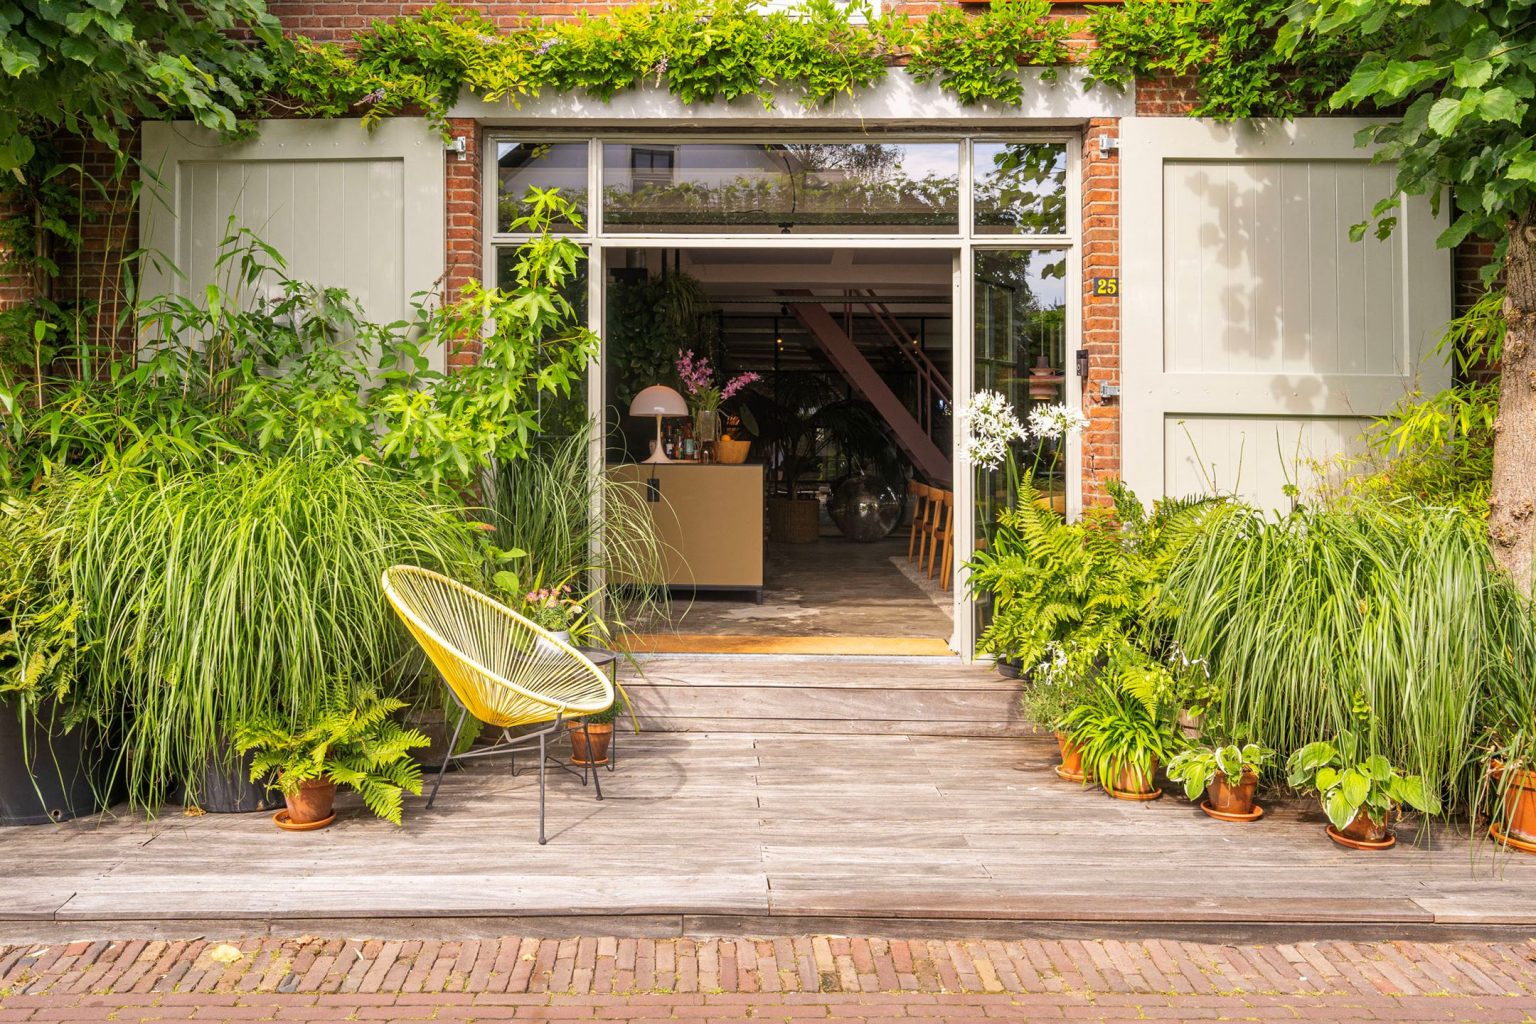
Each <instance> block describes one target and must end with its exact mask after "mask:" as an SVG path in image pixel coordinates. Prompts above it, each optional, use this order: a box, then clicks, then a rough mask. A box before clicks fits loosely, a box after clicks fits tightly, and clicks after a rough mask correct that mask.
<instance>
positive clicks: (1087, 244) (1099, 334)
mask: <svg viewBox="0 0 1536 1024" xmlns="http://www.w3.org/2000/svg"><path fill="white" fill-rule="evenodd" d="M1104 136H1108V137H1109V138H1112V139H1118V138H1119V136H1120V122H1119V120H1118V119H1114V118H1104V119H1099V120H1094V121H1090V122H1089V123H1088V125H1087V127H1086V128H1085V129H1084V131H1083V159H1082V168H1083V183H1082V188H1083V239H1082V264H1083V276H1082V281H1081V282H1080V288H1081V289H1082V292H1081V294H1082V310H1083V336H1082V342H1081V344H1082V347H1083V348H1085V349H1087V350H1088V377H1087V379H1086V380H1085V381H1084V382H1083V412H1084V413H1085V414H1086V415H1087V417H1088V429H1087V431H1085V432H1084V434H1083V442H1082V444H1083V503H1084V504H1085V505H1094V504H1104V503H1106V502H1107V501H1108V500H1109V494H1108V492H1107V491H1106V490H1105V489H1104V485H1105V484H1106V483H1107V482H1108V481H1109V480H1110V479H1113V478H1116V477H1118V476H1120V403H1119V401H1118V400H1116V399H1108V400H1104V399H1101V398H1100V397H1099V388H1100V386H1101V385H1103V384H1119V383H1120V299H1119V298H1118V297H1110V296H1096V295H1094V294H1093V293H1092V292H1093V288H1092V281H1093V278H1095V277H1118V276H1119V274H1120V156H1119V154H1118V153H1109V154H1106V153H1104V152H1102V151H1101V147H1100V142H1101V138H1102V137H1104Z"/></svg>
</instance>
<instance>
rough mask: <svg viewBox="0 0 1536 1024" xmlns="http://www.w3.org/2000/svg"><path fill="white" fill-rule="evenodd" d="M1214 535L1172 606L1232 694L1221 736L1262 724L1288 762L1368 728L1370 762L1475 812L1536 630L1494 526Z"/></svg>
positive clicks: (1208, 533)
mask: <svg viewBox="0 0 1536 1024" xmlns="http://www.w3.org/2000/svg"><path fill="white" fill-rule="evenodd" d="M1205 527H1206V528H1205V529H1203V530H1202V531H1201V532H1200V534H1199V536H1198V537H1197V538H1196V540H1195V541H1194V542H1193V543H1192V544H1191V545H1190V546H1189V548H1188V549H1187V551H1186V553H1185V556H1184V557H1183V558H1181V559H1180V560H1179V562H1177V563H1176V564H1175V565H1174V566H1173V569H1172V572H1171V574H1170V576H1169V579H1168V583H1167V588H1166V591H1165V593H1164V597H1163V599H1164V603H1166V604H1167V605H1168V608H1169V614H1170V617H1171V621H1172V622H1173V631H1174V635H1175V637H1176V639H1177V641H1178V642H1179V643H1180V644H1181V646H1182V647H1183V649H1185V650H1187V651H1189V652H1190V653H1191V655H1193V656H1196V657H1199V658H1202V659H1204V660H1205V661H1206V662H1207V663H1208V665H1209V667H1210V671H1211V673H1212V675H1213V677H1214V678H1215V679H1217V680H1219V681H1220V682H1221V683H1222V684H1223V685H1224V686H1225V687H1226V695H1225V698H1224V701H1223V702H1222V704H1221V706H1220V707H1219V709H1218V712H1219V715H1220V718H1221V721H1219V722H1218V723H1216V724H1217V725H1219V726H1223V727H1225V728H1226V729H1227V730H1228V731H1231V730H1232V729H1234V728H1235V727H1236V725H1235V723H1250V724H1251V729H1252V733H1251V736H1250V738H1251V739H1253V740H1255V741H1256V742H1259V743H1262V744H1264V745H1265V746H1269V747H1273V748H1275V749H1276V750H1279V751H1281V752H1282V753H1288V752H1293V751H1296V750H1298V749H1300V748H1301V747H1303V746H1304V745H1305V744H1307V743H1308V742H1310V741H1311V740H1312V739H1313V738H1315V737H1316V736H1319V735H1334V736H1337V735H1340V734H1342V733H1343V732H1345V731H1347V730H1350V729H1353V728H1356V727H1357V726H1358V725H1359V723H1360V722H1361V721H1365V722H1367V723H1369V731H1368V733H1367V734H1366V735H1365V736H1364V737H1363V738H1362V742H1363V743H1365V745H1366V752H1367V753H1370V754H1377V753H1379V754H1381V755H1383V756H1385V757H1386V758H1387V759H1388V760H1389V761H1391V762H1392V763H1394V764H1404V765H1407V766H1409V768H1410V769H1411V770H1412V771H1413V773H1414V774H1415V775H1419V776H1422V778H1423V779H1424V781H1425V784H1426V785H1427V786H1428V789H1429V792H1431V793H1435V794H1441V795H1443V796H1446V797H1447V798H1448V802H1447V806H1448V807H1451V808H1454V809H1465V808H1466V807H1467V806H1468V805H1469V803H1470V802H1471V799H1472V798H1471V797H1470V796H1469V794H1470V793H1471V792H1473V791H1474V790H1475V781H1476V777H1477V776H1478V775H1479V774H1480V768H1479V766H1478V764H1477V756H1476V755H1477V751H1476V745H1477V743H1478V742H1479V738H1480V733H1481V727H1480V725H1479V710H1480V708H1481V707H1482V706H1483V705H1484V703H1485V701H1486V700H1487V698H1488V688H1489V686H1490V685H1491V683H1493V682H1494V681H1497V680H1498V679H1500V678H1501V677H1502V676H1503V674H1505V673H1508V672H1509V671H1511V668H1510V650H1509V648H1508V646H1507V644H1506V642H1505V641H1506V637H1508V636H1510V635H1511V634H1512V633H1513V632H1523V631H1525V630H1526V629H1528V619H1529V611H1528V608H1527V607H1526V605H1525V604H1524V602H1523V601H1522V600H1521V599H1519V598H1518V596H1517V595H1515V594H1514V592H1513V590H1512V589H1511V588H1510V587H1509V586H1508V585H1507V583H1505V582H1504V581H1503V580H1502V579H1501V578H1500V577H1499V576H1498V575H1497V574H1496V573H1495V572H1494V571H1493V567H1492V564H1491V557H1490V554H1489V550H1488V542H1487V535H1486V532H1485V530H1484V529H1483V527H1482V524H1481V522H1480V521H1479V520H1478V519H1477V518H1475V517H1473V516H1471V515H1468V514H1467V513H1465V512H1462V511H1460V510H1456V509H1445V508H1435V507H1432V506H1426V505H1423V504H1419V503H1415V502H1409V501H1398V502H1390V503H1382V502H1372V501H1368V500H1358V501H1354V502H1351V503H1349V505H1348V506H1347V508H1331V507H1311V506H1302V507H1299V508H1297V509H1296V510H1294V511H1292V512H1290V513H1288V514H1285V515H1276V516H1273V517H1271V516H1267V515H1265V514H1263V513H1260V512H1257V511H1255V510H1253V509H1251V508H1244V507H1242V506H1238V505H1229V506H1226V507H1224V508H1222V509H1220V510H1219V511H1217V512H1216V513H1214V514H1213V515H1212V516H1211V517H1210V518H1209V519H1208V520H1207V522H1206V523H1205ZM1529 664H1531V663H1530V662H1527V666H1529Z"/></svg>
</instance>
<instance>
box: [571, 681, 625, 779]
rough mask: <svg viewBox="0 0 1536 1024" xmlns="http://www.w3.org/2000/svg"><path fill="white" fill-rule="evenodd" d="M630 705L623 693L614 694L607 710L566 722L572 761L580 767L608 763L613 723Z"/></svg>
mask: <svg viewBox="0 0 1536 1024" xmlns="http://www.w3.org/2000/svg"><path fill="white" fill-rule="evenodd" d="M628 707H629V704H628V702H627V701H626V700H625V699H624V695H623V694H622V693H615V694H614V695H613V703H612V704H610V705H609V706H608V709H607V710H606V711H598V712H596V713H595V714H590V715H583V716H582V717H581V718H573V719H571V720H570V721H569V722H566V723H565V725H566V728H567V729H568V730H569V732H570V736H571V763H572V764H574V765H578V766H580V767H590V766H594V765H604V764H607V763H608V748H609V746H610V745H611V744H612V743H613V723H614V722H616V721H618V720H619V716H620V715H622V714H623V713H624V712H625V711H626V710H627V709H628Z"/></svg>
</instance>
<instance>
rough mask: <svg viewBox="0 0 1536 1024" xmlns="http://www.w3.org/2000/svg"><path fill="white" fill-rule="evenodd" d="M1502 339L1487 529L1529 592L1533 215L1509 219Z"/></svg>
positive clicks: (1535, 535) (1535, 359) (1535, 426)
mask: <svg viewBox="0 0 1536 1024" xmlns="http://www.w3.org/2000/svg"><path fill="white" fill-rule="evenodd" d="M1504 285H1505V300H1504V318H1505V320H1506V321H1507V322H1508V325H1509V330H1508V333H1507V334H1506V336H1505V339H1504V360H1503V365H1502V367H1501V371H1500V378H1499V379H1500V387H1499V418H1498V423H1497V425H1496V428H1495V429H1496V433H1495V435H1494V441H1493V493H1492V496H1491V497H1490V498H1489V499H1488V508H1489V515H1488V533H1489V536H1490V537H1491V538H1492V539H1493V553H1494V558H1495V559H1496V560H1497V561H1498V563H1499V565H1501V566H1503V567H1504V568H1505V569H1506V570H1508V572H1509V574H1510V576H1511V577H1512V578H1513V579H1514V581H1515V583H1516V585H1517V586H1519V588H1520V590H1521V591H1522V592H1523V593H1525V594H1530V593H1531V582H1532V574H1531V556H1532V552H1533V547H1536V514H1533V513H1536V216H1533V215H1531V214H1528V215H1527V216H1525V217H1523V218H1521V219H1519V220H1515V221H1511V223H1510V230H1509V251H1508V252H1507V253H1506V255H1505V257H1504Z"/></svg>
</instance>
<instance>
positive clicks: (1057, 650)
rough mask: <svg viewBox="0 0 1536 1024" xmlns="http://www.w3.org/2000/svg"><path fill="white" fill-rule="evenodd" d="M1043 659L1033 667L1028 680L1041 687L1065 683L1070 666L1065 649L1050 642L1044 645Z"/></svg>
mask: <svg viewBox="0 0 1536 1024" xmlns="http://www.w3.org/2000/svg"><path fill="white" fill-rule="evenodd" d="M1044 655H1045V656H1044V657H1043V658H1041V660H1040V664H1038V665H1036V666H1035V670H1034V672H1032V673H1031V674H1030V679H1031V680H1032V681H1034V682H1036V683H1039V684H1040V685H1042V686H1050V685H1052V684H1053V683H1065V682H1066V681H1067V679H1068V671H1069V666H1070V664H1071V662H1070V660H1069V658H1068V656H1067V649H1066V648H1065V647H1063V646H1062V645H1061V644H1059V643H1057V642H1056V641H1054V640H1052V641H1051V642H1050V643H1048V644H1046V645H1045V651H1044Z"/></svg>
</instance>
